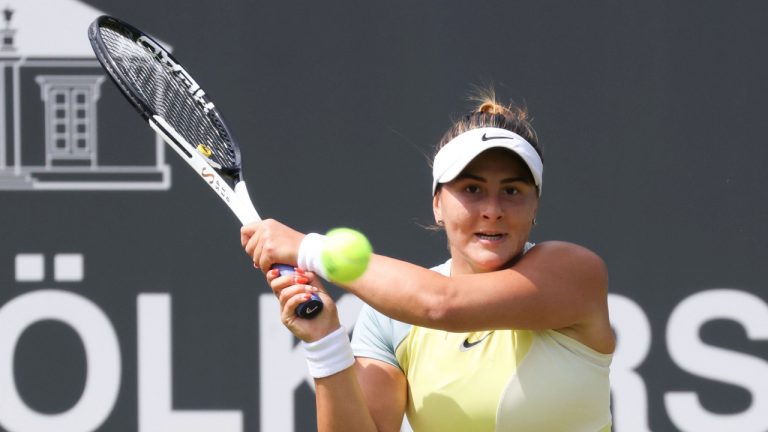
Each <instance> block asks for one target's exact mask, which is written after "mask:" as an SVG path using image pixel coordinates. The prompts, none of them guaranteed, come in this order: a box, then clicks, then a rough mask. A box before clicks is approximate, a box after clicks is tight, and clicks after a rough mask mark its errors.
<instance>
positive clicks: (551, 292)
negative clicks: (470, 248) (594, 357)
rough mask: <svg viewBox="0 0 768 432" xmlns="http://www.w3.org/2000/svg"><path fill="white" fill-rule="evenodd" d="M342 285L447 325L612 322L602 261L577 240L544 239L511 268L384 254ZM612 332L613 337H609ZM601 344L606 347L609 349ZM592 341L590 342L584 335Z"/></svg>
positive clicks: (392, 311)
mask: <svg viewBox="0 0 768 432" xmlns="http://www.w3.org/2000/svg"><path fill="white" fill-rule="evenodd" d="M345 288H346V289H348V290H349V291H351V292H352V293H354V294H356V295H357V296H359V297H360V298H361V299H363V301H365V302H366V303H368V304H370V305H372V306H374V307H375V308H377V309H378V310H379V311H381V312H382V313H384V314H385V315H387V316H390V317H392V318H394V319H397V320H400V321H404V322H409V323H413V324H416V325H420V326H425V327H432V328H439V329H443V330H448V331H472V330H481V329H504V328H517V329H567V328H573V329H576V333H579V332H581V331H582V329H581V328H582V327H585V328H587V331H586V333H590V332H591V331H592V330H591V329H592V327H593V326H594V327H596V328H598V329H599V331H598V333H599V334H598V335H589V337H588V338H587V339H590V340H588V341H587V342H591V339H592V336H594V337H595V338H596V339H600V338H601V337H603V336H607V335H606V329H609V325H608V320H607V300H606V298H607V288H608V276H607V271H606V269H605V265H604V263H603V261H602V260H601V259H600V258H599V257H597V255H595V254H594V253H592V252H590V251H589V250H587V249H585V248H582V247H580V246H577V245H574V244H570V243H564V242H547V243H542V244H539V245H537V246H536V247H535V248H533V249H531V251H529V252H528V253H527V254H526V255H525V256H524V257H523V258H522V259H521V260H520V261H519V262H518V263H517V264H515V266H514V267H513V268H511V269H506V270H501V271H496V272H491V273H482V274H472V275H458V276H452V277H445V276H442V275H440V274H438V273H436V272H433V271H430V270H427V269H424V268H421V267H418V266H415V265H412V264H409V263H406V262H403V261H399V260H395V259H392V258H387V257H383V256H375V257H373V259H372V261H371V264H370V266H369V268H368V270H367V271H366V273H365V274H364V275H363V276H362V277H361V278H360V279H358V280H356V281H354V282H352V283H349V284H346V285H345ZM608 339H612V337H608ZM608 342H610V343H608V344H607V345H608V346H601V347H598V348H602V350H603V351H610V350H611V349H612V348H611V346H612V341H608ZM589 345H594V344H592V343H589Z"/></svg>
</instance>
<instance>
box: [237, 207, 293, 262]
mask: <svg viewBox="0 0 768 432" xmlns="http://www.w3.org/2000/svg"><path fill="white" fill-rule="evenodd" d="M303 238H304V234H302V233H300V232H298V231H296V230H294V229H291V228H290V227H288V226H286V225H283V224H281V223H280V222H278V221H276V220H274V219H265V220H263V221H261V222H253V223H249V224H247V225H245V226H243V227H242V228H241V229H240V243H241V244H242V245H243V248H245V253H247V254H248V256H250V257H251V258H252V259H253V265H254V267H257V268H259V269H261V271H263V272H264V273H266V272H267V271H269V269H270V267H272V265H273V264H288V265H291V266H296V261H297V256H298V253H299V245H300V244H301V240H302V239H303Z"/></svg>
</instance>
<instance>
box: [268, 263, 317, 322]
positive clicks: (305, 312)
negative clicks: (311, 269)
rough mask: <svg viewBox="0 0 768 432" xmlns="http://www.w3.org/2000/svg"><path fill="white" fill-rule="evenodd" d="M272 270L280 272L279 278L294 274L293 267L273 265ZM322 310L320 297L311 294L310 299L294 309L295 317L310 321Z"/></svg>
mask: <svg viewBox="0 0 768 432" xmlns="http://www.w3.org/2000/svg"><path fill="white" fill-rule="evenodd" d="M272 268H273V269H274V268H276V269H278V270H280V276H285V275H289V274H293V273H296V271H294V269H293V266H290V265H288V264H274V265H273V266H272ZM322 310H323V301H322V300H320V296H318V295H317V294H315V293H312V298H310V299H309V300H307V301H305V302H304V303H302V304H300V305H299V306H298V307H296V316H298V317H299V318H304V319H312V318H314V317H316V316H317V314H319V313H320V312H321V311H322Z"/></svg>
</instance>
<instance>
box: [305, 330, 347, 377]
mask: <svg viewBox="0 0 768 432" xmlns="http://www.w3.org/2000/svg"><path fill="white" fill-rule="evenodd" d="M301 346H302V348H304V355H306V357H307V366H308V367H309V374H310V375H312V377H314V378H324V377H327V376H330V375H333V374H336V373H339V372H341V371H343V370H344V369H347V368H348V367H350V366H352V365H353V364H354V363H355V356H354V354H352V346H351V345H350V344H349V336H348V335H347V330H346V329H345V328H344V326H341V327H339V328H338V329H336V330H335V331H334V332H332V333H330V334H328V335H326V336H325V337H324V338H322V339H319V340H316V341H314V342H309V343H307V342H302V343H301Z"/></svg>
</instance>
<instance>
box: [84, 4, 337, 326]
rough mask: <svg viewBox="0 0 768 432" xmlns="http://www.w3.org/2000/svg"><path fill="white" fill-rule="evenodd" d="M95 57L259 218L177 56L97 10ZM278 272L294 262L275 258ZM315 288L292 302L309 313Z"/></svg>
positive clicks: (151, 118)
mask: <svg viewBox="0 0 768 432" xmlns="http://www.w3.org/2000/svg"><path fill="white" fill-rule="evenodd" d="M88 39H90V41H91V46H92V47H93V51H94V52H95V53H96V58H97V59H98V60H99V62H100V63H101V65H102V66H103V67H104V69H105V70H106V71H107V73H108V74H109V76H110V78H112V80H113V81H114V82H115V84H117V87H118V88H119V89H120V90H121V91H122V93H123V95H125V97H126V98H127V99H128V100H129V101H130V102H131V104H133V106H134V107H135V108H136V109H137V110H138V111H139V113H140V114H141V115H142V116H143V117H144V118H145V119H146V120H147V121H148V122H149V125H150V126H151V127H152V129H154V130H155V131H156V132H157V133H158V134H160V136H161V137H162V138H163V140H165V142H166V143H167V144H168V145H169V146H170V147H171V148H172V149H174V150H175V151H176V153H178V154H179V156H181V158H182V159H184V160H185V161H187V163H188V164H189V165H190V166H191V167H192V168H193V169H194V170H195V172H197V173H198V174H199V175H200V177H202V179H203V180H204V181H205V182H206V183H208V185H209V186H210V187H211V189H213V190H214V191H215V192H216V194H217V195H218V196H219V198H221V199H222V200H223V201H224V202H225V203H226V204H227V205H228V206H229V208H230V209H231V210H232V212H233V213H234V214H235V215H236V216H237V218H238V219H239V220H240V222H241V223H242V224H243V225H245V224H247V223H249V222H253V221H258V220H261V218H260V217H259V214H258V213H257V212H256V209H255V208H254V206H253V203H251V199H250V197H249V196H248V190H247V189H246V187H245V181H243V175H242V167H241V157H240V147H238V145H237V143H236V142H235V140H234V139H233V138H232V134H230V132H229V129H227V126H226V125H225V124H224V120H223V119H222V118H221V115H220V114H219V112H218V111H217V110H216V107H215V106H214V105H213V102H211V100H210V98H209V97H208V95H207V94H206V93H205V91H203V89H202V88H200V86H199V85H198V84H197V82H195V80H194V79H192V77H191V76H190V75H189V73H187V71H186V70H185V69H184V68H183V67H182V66H181V65H180V64H179V62H178V61H177V60H176V59H175V58H174V57H173V56H172V55H171V54H169V53H168V51H166V50H165V49H164V48H163V47H162V46H160V44H159V43H157V42H156V41H155V40H154V39H152V38H151V37H149V36H148V35H146V34H145V33H144V32H142V31H141V30H139V29H137V28H135V27H133V26H132V25H130V24H128V23H126V22H123V21H121V20H118V19H116V18H113V17H109V16H101V17H99V18H97V19H96V20H95V21H94V22H93V23H91V25H90V27H89V29H88ZM276 267H278V268H279V269H280V272H281V274H285V273H289V272H291V273H292V272H293V266H289V265H284V264H276ZM322 307H323V303H322V301H321V300H320V297H318V296H317V295H316V294H312V298H311V299H310V300H308V301H306V302H304V303H302V304H301V305H300V306H299V307H298V308H296V314H297V315H298V316H300V317H302V318H312V317H314V316H315V315H317V314H318V313H319V312H320V311H321V310H322Z"/></svg>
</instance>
